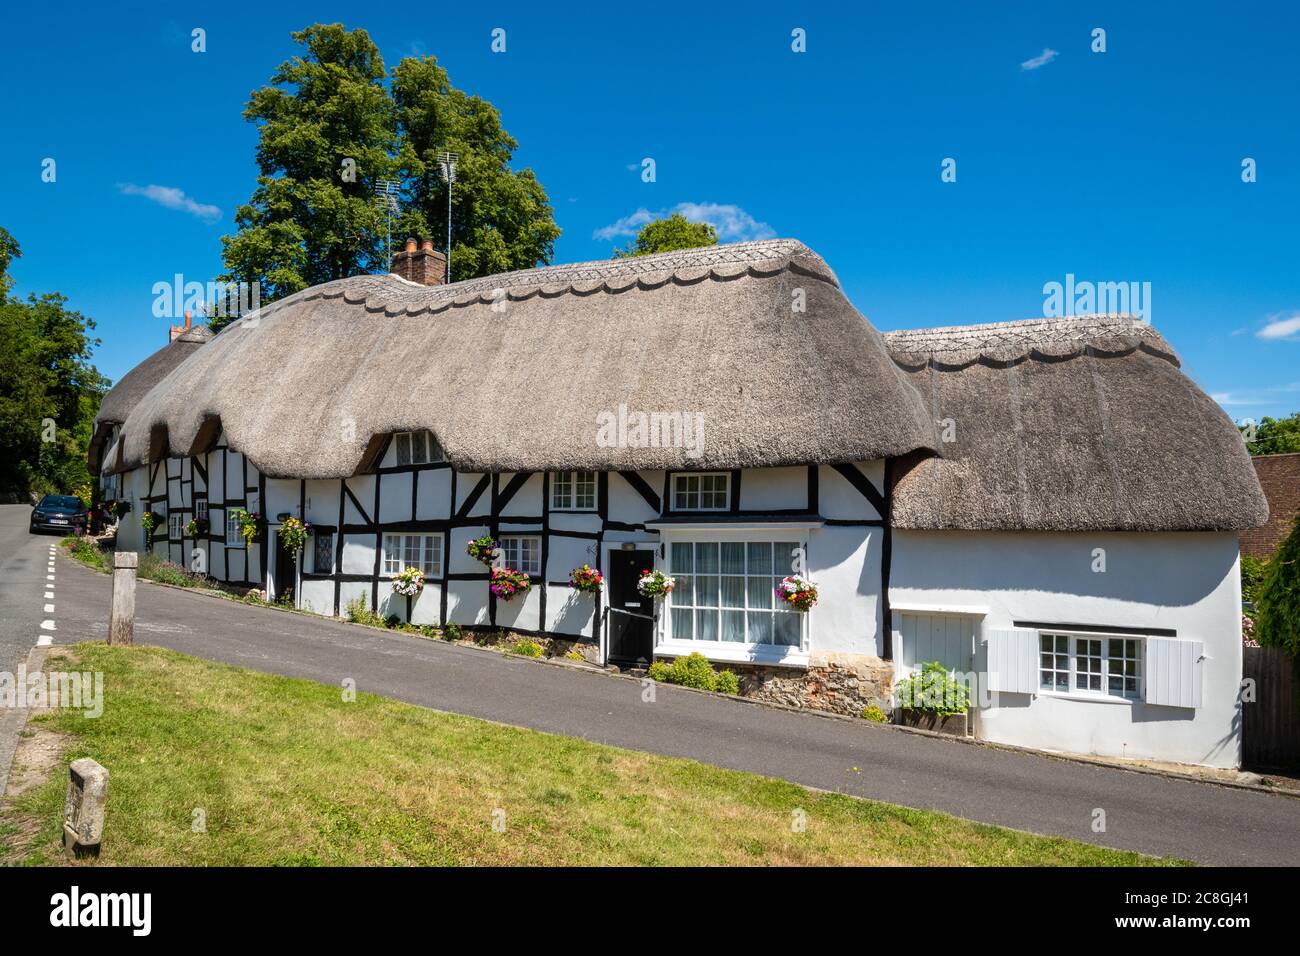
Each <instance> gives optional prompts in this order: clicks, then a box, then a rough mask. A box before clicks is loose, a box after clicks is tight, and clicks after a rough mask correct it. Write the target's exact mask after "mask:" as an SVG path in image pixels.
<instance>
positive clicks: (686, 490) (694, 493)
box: [673, 472, 731, 511]
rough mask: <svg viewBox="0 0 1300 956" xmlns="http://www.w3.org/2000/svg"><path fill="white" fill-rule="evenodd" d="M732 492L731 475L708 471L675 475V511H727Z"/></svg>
mask: <svg viewBox="0 0 1300 956" xmlns="http://www.w3.org/2000/svg"><path fill="white" fill-rule="evenodd" d="M730 492H731V475H729V474H727V473H726V472H706V473H703V474H698V475H694V474H692V475H673V510H674V511H726V510H727V508H728V506H729V501H730V497H731V495H730Z"/></svg>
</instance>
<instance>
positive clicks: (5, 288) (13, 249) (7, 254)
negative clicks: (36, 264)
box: [0, 226, 22, 303]
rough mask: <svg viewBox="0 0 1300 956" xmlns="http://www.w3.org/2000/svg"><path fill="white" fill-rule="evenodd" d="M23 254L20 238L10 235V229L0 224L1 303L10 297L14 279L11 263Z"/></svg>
mask: <svg viewBox="0 0 1300 956" xmlns="http://www.w3.org/2000/svg"><path fill="white" fill-rule="evenodd" d="M21 255H22V250H20V249H19V248H18V240H17V239H15V238H14V237H13V236H11V235H9V230H8V229H6V228H5V227H4V226H0V303H2V302H4V301H5V299H7V298H8V297H9V290H10V289H11V288H13V284H14V280H13V278H12V277H11V276H10V275H9V264H10V263H11V262H13V261H14V260H15V259H17V258H18V257H19V256H21Z"/></svg>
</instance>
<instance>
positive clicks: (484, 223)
mask: <svg viewBox="0 0 1300 956" xmlns="http://www.w3.org/2000/svg"><path fill="white" fill-rule="evenodd" d="M293 39H294V40H295V41H297V42H298V43H299V44H301V45H302V47H303V48H304V49H303V53H302V54H300V55H299V56H295V57H293V58H292V59H290V60H287V61H285V62H284V63H282V64H281V65H280V67H279V68H278V69H277V70H276V71H275V73H274V75H273V76H272V78H271V85H270V86H268V87H265V88H263V89H260V90H256V91H255V92H254V93H253V94H252V97H251V99H250V100H249V104H248V107H247V109H246V110H245V111H244V117H245V118H246V119H247V120H249V121H250V122H253V123H257V124H259V134H260V140H259V143H258V148H257V163H258V171H259V176H258V179H257V187H256V189H255V190H254V191H253V195H252V198H251V199H250V200H249V202H248V203H247V204H245V205H243V206H240V207H239V209H238V210H237V212H236V215H235V222H236V225H237V226H238V232H237V233H236V234H235V235H233V236H226V237H223V239H222V244H223V246H224V250H223V258H224V261H225V273H224V274H223V275H222V276H221V278H222V279H223V280H224V281H227V282H232V281H242V282H249V283H251V282H258V283H260V299H261V301H262V302H263V303H265V302H270V301H274V300H275V299H278V298H281V297H283V296H285V295H289V294H290V293H293V292H296V291H298V290H299V289H303V288H306V287H308V286H311V285H315V284H317V283H320V282H327V281H329V280H331V279H339V278H343V277H346V276H350V275H356V274H358V273H365V272H380V271H387V268H388V262H387V261H386V259H387V256H386V249H385V243H386V238H387V229H388V221H387V213H386V211H385V209H384V208H383V206H382V205H381V204H380V202H379V201H378V200H377V199H376V195H375V193H376V187H377V185H378V183H379V181H380V180H391V181H398V182H400V183H401V188H400V190H399V192H398V193H397V196H396V200H397V210H396V212H395V216H394V220H393V223H392V228H393V238H394V246H395V247H399V245H398V244H399V243H400V242H401V241H402V240H403V239H404V238H405V237H406V236H408V235H409V236H415V237H417V238H421V239H432V240H433V241H434V243H435V245H436V246H437V247H439V248H443V247H444V246H445V235H446V232H445V230H446V200H447V193H446V188H447V187H446V184H445V182H444V181H443V180H442V178H441V176H440V169H439V164H438V163H437V156H438V154H439V153H440V152H442V151H444V150H449V151H451V152H455V153H457V154H459V162H458V164H457V168H456V183H455V187H454V189H453V193H452V278H453V279H465V278H473V277H475V276H480V275H487V274H490V273H494V272H501V271H505V270H509V269H521V268H531V267H533V266H536V265H537V264H539V263H544V262H548V261H549V260H550V257H551V255H552V251H553V248H554V242H555V239H556V238H557V237H558V236H559V234H560V230H559V228H558V227H557V226H556V225H555V221H554V215H553V212H552V210H551V207H550V204H549V202H548V200H547V197H546V193H545V191H544V190H543V189H542V187H541V185H540V184H539V183H538V181H537V178H536V177H535V176H534V175H533V173H532V171H531V170H528V169H524V170H520V171H517V172H516V171H514V170H512V169H511V168H510V165H509V163H510V160H511V158H512V156H513V154H514V150H515V149H516V148H517V147H518V143H516V142H515V140H514V139H513V138H511V136H510V135H509V134H508V133H507V132H506V131H505V130H504V129H502V127H501V118H500V115H499V114H498V112H497V110H496V109H495V108H494V107H493V106H492V104H491V103H488V102H487V101H486V100H483V99H481V98H480V97H477V96H469V95H467V94H465V93H464V92H462V91H460V90H457V89H455V88H454V87H453V86H452V85H451V82H450V80H449V79H448V76H447V72H446V71H445V70H444V69H443V68H442V67H440V66H439V65H438V63H437V61H436V60H435V59H434V58H433V57H419V58H415V57H408V58H406V59H403V60H402V61H401V62H400V63H398V64H397V66H396V67H394V68H393V70H392V73H391V75H389V74H387V73H386V71H385V66H384V61H383V57H382V56H381V55H380V52H379V48H378V47H377V46H376V45H375V44H374V42H373V41H372V40H371V39H370V36H369V34H368V33H366V31H365V30H348V29H346V28H345V27H343V26H342V25H341V24H328V25H325V24H315V25H313V26H310V27H308V28H307V29H305V30H301V31H298V32H297V33H294V34H293ZM213 324H214V325H215V326H217V327H220V325H221V324H223V323H222V321H221V320H220V319H217V320H216V321H215V322H214V323H213Z"/></svg>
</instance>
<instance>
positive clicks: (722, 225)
mask: <svg viewBox="0 0 1300 956" xmlns="http://www.w3.org/2000/svg"><path fill="white" fill-rule="evenodd" d="M675 212H679V213H681V214H682V215H683V216H685V217H686V218H687V219H688V220H690V221H691V222H707V223H708V224H709V225H711V226H712V227H713V228H714V229H716V230H718V241H719V242H745V241H748V240H753V239H774V238H776V231H775V230H774V229H773V228H772V227H771V226H769V225H768V224H767V223H765V222H759V221H758V220H757V219H755V218H754V217H753V216H751V215H750V214H749V213H747V212H745V210H744V209H741V208H740V207H739V206H736V205H731V204H724V203H715V202H679V203H678V204H677V205H676V206H673V207H672V208H671V209H661V210H659V211H658V212H651V211H650V210H649V209H646V208H645V207H644V206H642V207H641V208H640V209H638V210H637V211H636V212H633V213H629V214H628V215H626V216H624V217H623V218H622V219H618V220H615V221H614V222H612V223H610V224H609V225H608V226H602V227H601V228H599V229H597V230H596V231H595V232H593V233H592V234H591V236H592V238H593V239H601V240H604V241H609V240H611V239H620V238H632V237H633V236H635V235H636V234H637V233H638V232H639V231H640V230H641V227H642V226H644V225H645V224H646V223H649V222H653V221H654V220H656V219H661V218H663V217H664V216H669V215H672V214H673V213H675Z"/></svg>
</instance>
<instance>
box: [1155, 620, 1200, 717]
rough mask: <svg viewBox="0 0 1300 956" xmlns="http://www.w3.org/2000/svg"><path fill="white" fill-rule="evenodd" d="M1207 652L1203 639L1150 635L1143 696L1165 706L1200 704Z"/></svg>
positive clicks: (1193, 705) (1196, 705) (1198, 705)
mask: <svg viewBox="0 0 1300 956" xmlns="http://www.w3.org/2000/svg"><path fill="white" fill-rule="evenodd" d="M1204 652H1205V645H1204V644H1202V643H1201V642H1200V641H1188V640H1180V639H1179V638H1175V637H1148V638H1147V639H1146V658H1147V660H1146V681H1145V685H1146V686H1145V693H1144V695H1143V699H1144V700H1145V701H1146V702H1147V703H1148V704H1162V705H1164V706H1165V707H1200V706H1201V658H1202V657H1203V656H1204Z"/></svg>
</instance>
